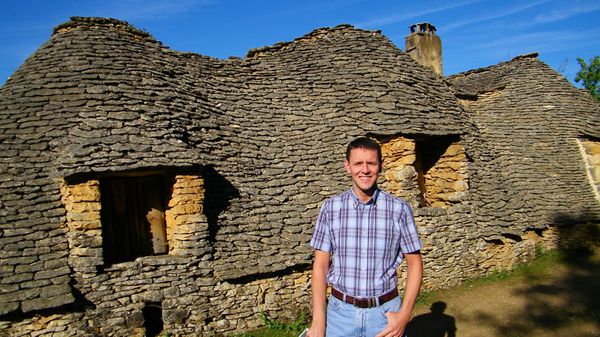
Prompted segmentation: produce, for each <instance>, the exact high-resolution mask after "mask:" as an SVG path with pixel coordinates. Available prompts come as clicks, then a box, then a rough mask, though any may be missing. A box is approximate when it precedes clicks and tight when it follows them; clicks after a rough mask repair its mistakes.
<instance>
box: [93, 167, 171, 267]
mask: <svg viewBox="0 0 600 337" xmlns="http://www.w3.org/2000/svg"><path fill="white" fill-rule="evenodd" d="M167 191H168V187H167V183H166V179H165V177H163V176H144V177H116V178H106V179H101V180H100V196H101V197H100V201H101V204H102V208H101V218H102V220H101V221H102V244H103V252H104V262H105V263H106V264H111V263H118V262H124V261H132V260H134V259H136V258H137V257H140V256H147V255H156V254H166V253H167V252H168V244H167V236H166V222H165V209H166V200H168V198H167V197H166V195H167V193H166V192H167Z"/></svg>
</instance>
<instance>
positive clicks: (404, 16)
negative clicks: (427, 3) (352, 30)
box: [355, 0, 482, 29]
mask: <svg viewBox="0 0 600 337" xmlns="http://www.w3.org/2000/svg"><path fill="white" fill-rule="evenodd" d="M480 1H482V0H463V1H453V2H443V3H441V4H438V6H436V7H431V8H427V9H424V10H421V11H408V10H407V11H404V12H402V13H395V14H390V15H388V16H384V17H380V18H376V19H372V20H368V21H364V22H358V23H356V24H355V25H356V26H357V27H361V28H367V29H368V28H371V29H372V28H378V27H381V26H386V25H390V24H394V23H398V22H401V21H407V20H409V19H413V18H417V17H421V16H425V15H428V14H432V13H437V12H442V11H445V10H448V9H452V8H456V7H461V6H466V5H469V4H472V3H476V2H480Z"/></svg>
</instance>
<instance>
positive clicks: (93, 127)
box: [0, 17, 600, 336]
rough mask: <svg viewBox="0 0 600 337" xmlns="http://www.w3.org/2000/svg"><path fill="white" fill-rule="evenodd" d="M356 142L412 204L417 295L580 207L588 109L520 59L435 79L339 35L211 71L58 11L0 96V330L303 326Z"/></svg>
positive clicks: (525, 241) (587, 188)
mask: <svg viewBox="0 0 600 337" xmlns="http://www.w3.org/2000/svg"><path fill="white" fill-rule="evenodd" d="M362 135H368V136H371V137H374V138H376V139H377V140H379V141H380V142H381V144H382V147H383V149H384V156H385V171H384V172H383V175H382V179H381V185H382V186H383V187H384V188H386V189H388V190H389V191H391V192H392V193H394V194H396V195H398V196H401V197H403V198H405V199H406V200H407V201H409V202H410V204H411V205H412V206H413V208H414V214H415V218H416V221H417V226H418V229H419V232H420V234H421V237H422V240H423V242H424V249H423V254H424V261H425V268H426V275H425V281H424V282H425V283H424V286H425V288H429V289H431V288H437V287H446V286H452V285H455V284H458V283H460V282H462V281H464V280H465V279H467V278H470V277H473V276H476V275H483V274H485V273H488V272H490V271H493V270H495V269H504V268H510V267H511V266H512V265H514V264H515V263H517V262H521V261H525V260H527V259H529V258H531V257H533V256H534V254H535V248H536V246H539V245H543V246H546V247H555V246H557V245H561V244H566V243H567V242H569V240H570V239H569V238H571V237H572V236H573V235H577V230H576V229H577V228H578V225H581V224H585V223H588V222H591V221H594V220H596V219H597V217H598V215H599V214H600V204H599V200H600V199H599V197H598V196H599V194H598V184H600V141H599V139H600V105H599V104H598V103H597V102H595V101H593V100H592V99H591V98H590V97H589V96H588V95H586V94H584V93H582V92H580V91H579V90H577V89H576V88H574V87H573V86H572V85H571V84H570V83H569V82H568V81H567V80H566V79H564V78H563V77H562V76H561V75H559V74H558V73H556V72H555V71H554V70H552V69H551V68H550V67H548V66H547V65H545V64H544V63H543V62H541V61H539V60H538V59H537V58H536V55H523V56H520V57H517V58H515V59H513V60H511V61H508V62H504V63H501V64H498V65H494V66H491V67H488V68H484V69H477V70H473V71H469V72H466V73H462V74H458V75H454V76H451V77H446V78H444V77H442V76H440V75H439V74H436V73H435V72H433V71H432V70H431V69H430V68H428V67H424V66H422V65H420V64H419V63H417V62H415V61H414V60H413V59H412V58H411V57H410V56H409V54H407V53H405V52H403V51H401V50H399V49H398V48H397V47H396V46H394V45H393V44H392V43H391V42H390V41H389V40H388V39H387V38H386V37H384V36H383V35H382V34H381V33H380V32H377V31H366V30H360V29H356V28H353V27H351V26H348V25H341V26H337V27H334V28H323V29H316V30H314V31H313V32H311V33H309V34H307V35H305V36H302V37H300V38H297V39H295V40H294V41H291V42H286V43H278V44H276V45H273V46H270V47H263V48H258V49H254V50H251V51H250V52H249V53H248V55H247V56H246V57H245V58H243V59H240V58H230V59H227V60H220V59H214V58H209V57H205V56H201V55H197V54H192V53H182V52H177V51H173V50H170V49H169V48H168V47H165V46H164V45H163V44H162V43H161V42H159V41H156V40H155V39H154V38H152V36H150V35H149V34H148V33H146V32H143V31H140V30H138V29H136V28H134V27H132V26H130V25H129V24H128V23H126V22H123V21H119V20H115V19H104V18H81V17H73V18H71V21H69V22H66V23H64V24H62V25H60V26H58V27H56V28H55V30H54V33H53V35H52V37H51V38H50V40H49V41H47V42H46V43H45V44H43V45H42V46H41V47H40V48H39V49H38V50H37V51H36V52H35V53H34V54H33V55H31V57H29V58H28V59H27V60H26V61H25V63H24V64H23V65H22V66H21V67H20V68H19V69H18V70H17V71H16V72H15V73H14V74H13V75H12V76H11V78H10V79H9V80H8V81H7V82H6V84H5V85H4V86H3V87H2V88H1V89H0V138H1V142H0V249H1V255H0V303H2V304H1V305H0V335H7V336H17V335H18V336H98V335H101V336H155V335H157V334H158V333H159V332H161V331H163V332H165V333H166V332H168V333H170V334H171V335H176V336H199V335H202V336H210V335H223V334H225V333H226V332H229V331H236V330H238V331H239V330H243V329H249V328H253V327H256V326H259V325H260V324H261V323H260V319H259V315H260V313H261V312H262V313H264V314H265V315H267V316H268V317H272V318H276V319H286V318H293V317H294V316H295V315H297V314H298V311H300V310H304V311H305V312H308V310H309V296H310V295H309V294H310V289H309V274H310V273H309V271H310V263H311V260H312V251H311V249H310V247H309V246H308V241H309V240H310V236H311V233H312V228H313V222H314V219H315V217H316V215H317V213H318V210H319V207H320V205H321V203H322V202H323V201H324V200H325V199H326V198H327V197H329V196H331V195H333V194H335V193H338V192H341V191H343V190H345V189H346V188H348V186H349V182H348V178H347V177H346V175H345V173H344V172H343V170H342V160H343V155H342V153H343V150H344V147H345V144H346V143H347V142H348V141H349V140H351V139H353V138H354V137H357V136H362ZM565 229H569V230H565ZM399 272H402V270H400V271H399Z"/></svg>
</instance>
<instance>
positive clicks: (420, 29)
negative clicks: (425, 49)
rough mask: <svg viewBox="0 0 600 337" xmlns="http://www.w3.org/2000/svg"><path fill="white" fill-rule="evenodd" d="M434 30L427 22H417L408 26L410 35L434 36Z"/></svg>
mask: <svg viewBox="0 0 600 337" xmlns="http://www.w3.org/2000/svg"><path fill="white" fill-rule="evenodd" d="M436 30H437V29H435V26H434V25H432V24H430V23H429V22H419V23H415V24H414V25H411V26H410V32H411V33H412V34H419V33H427V34H431V35H435V31H436Z"/></svg>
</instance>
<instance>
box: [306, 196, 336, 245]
mask: <svg viewBox="0 0 600 337" xmlns="http://www.w3.org/2000/svg"><path fill="white" fill-rule="evenodd" d="M330 224H331V206H330V202H325V203H324V204H323V206H321V210H320V211H319V216H318V217H317V223H316V225H315V231H314V232H313V235H312V239H311V240H310V245H311V247H313V248H314V249H318V250H322V251H325V252H331V238H330V236H329V233H330Z"/></svg>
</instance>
